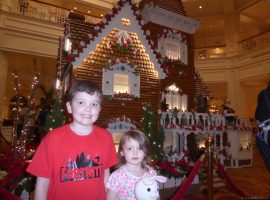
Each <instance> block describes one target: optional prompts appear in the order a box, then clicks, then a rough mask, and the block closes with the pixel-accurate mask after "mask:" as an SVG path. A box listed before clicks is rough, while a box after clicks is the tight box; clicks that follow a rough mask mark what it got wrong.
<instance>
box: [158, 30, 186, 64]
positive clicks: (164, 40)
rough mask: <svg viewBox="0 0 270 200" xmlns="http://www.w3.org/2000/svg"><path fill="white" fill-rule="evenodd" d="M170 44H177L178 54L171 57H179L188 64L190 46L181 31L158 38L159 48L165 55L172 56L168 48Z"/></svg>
mask: <svg viewBox="0 0 270 200" xmlns="http://www.w3.org/2000/svg"><path fill="white" fill-rule="evenodd" d="M170 44H175V46H177V53H175V54H178V56H176V58H175V57H173V58H171V59H173V60H178V58H177V57H179V59H180V61H181V62H182V63H183V64H185V65H187V64H188V48H187V44H186V40H185V39H183V36H182V35H181V34H180V33H168V34H167V35H166V37H161V38H159V40H158V50H159V52H160V53H161V55H162V56H163V57H168V58H170V55H168V54H167V52H168V51H167V48H168V46H170Z"/></svg>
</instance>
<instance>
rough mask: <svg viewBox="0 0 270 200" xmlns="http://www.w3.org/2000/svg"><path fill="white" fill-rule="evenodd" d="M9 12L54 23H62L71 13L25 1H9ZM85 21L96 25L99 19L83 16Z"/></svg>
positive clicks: (48, 5) (51, 6) (39, 3)
mask: <svg viewBox="0 0 270 200" xmlns="http://www.w3.org/2000/svg"><path fill="white" fill-rule="evenodd" d="M10 2H11V5H10V10H9V11H10V12H11V13H15V14H21V15H25V16H29V17H34V18H38V19H42V20H47V21H51V22H55V23H62V24H63V23H64V22H65V20H66V19H67V18H68V15H69V13H70V12H71V11H70V10H68V9H64V8H61V7H56V6H54V5H50V4H47V3H43V2H36V1H29V0H28V1H27V0H21V1H17V0H12V1H10ZM84 17H85V21H86V22H89V23H94V24H96V23H98V22H99V21H100V18H97V17H94V16H90V15H85V14H84Z"/></svg>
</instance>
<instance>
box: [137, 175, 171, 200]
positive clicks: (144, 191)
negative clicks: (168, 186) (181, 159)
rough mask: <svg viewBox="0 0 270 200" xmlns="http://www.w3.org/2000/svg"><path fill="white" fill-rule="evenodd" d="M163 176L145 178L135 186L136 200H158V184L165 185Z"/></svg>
mask: <svg viewBox="0 0 270 200" xmlns="http://www.w3.org/2000/svg"><path fill="white" fill-rule="evenodd" d="M166 180H167V179H166V178H165V177H164V176H157V175H155V176H145V177H143V178H142V179H140V180H139V181H138V182H137V183H136V185H135V196H136V199H137V200H157V199H159V190H158V183H157V182H160V183H165V182H166Z"/></svg>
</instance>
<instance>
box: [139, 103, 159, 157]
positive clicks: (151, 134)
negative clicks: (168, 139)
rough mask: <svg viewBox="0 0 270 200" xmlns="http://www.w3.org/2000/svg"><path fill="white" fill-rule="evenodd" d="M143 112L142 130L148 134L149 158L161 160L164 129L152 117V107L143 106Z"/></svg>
mask: <svg viewBox="0 0 270 200" xmlns="http://www.w3.org/2000/svg"><path fill="white" fill-rule="evenodd" d="M144 110H145V114H144V118H143V119H142V126H143V127H142V128H143V132H144V133H145V134H146V135H147V136H148V139H149V141H150V145H151V158H152V159H153V160H162V158H163V142H164V131H163V129H162V128H159V127H158V125H157V123H156V120H155V118H154V115H153V112H152V107H151V106H150V105H146V106H145V107H144Z"/></svg>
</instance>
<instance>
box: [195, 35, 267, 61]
mask: <svg viewBox="0 0 270 200" xmlns="http://www.w3.org/2000/svg"><path fill="white" fill-rule="evenodd" d="M238 45H239V48H238V49H239V52H237V53H238V54H239V55H242V54H246V53H251V52H253V51H256V50H262V49H266V48H270V31H269V32H265V33H262V34H259V35H256V36H254V37H251V38H248V39H246V40H243V41H241V42H239V43H238ZM194 56H195V59H211V58H220V57H225V56H226V46H216V47H205V48H197V49H194Z"/></svg>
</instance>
